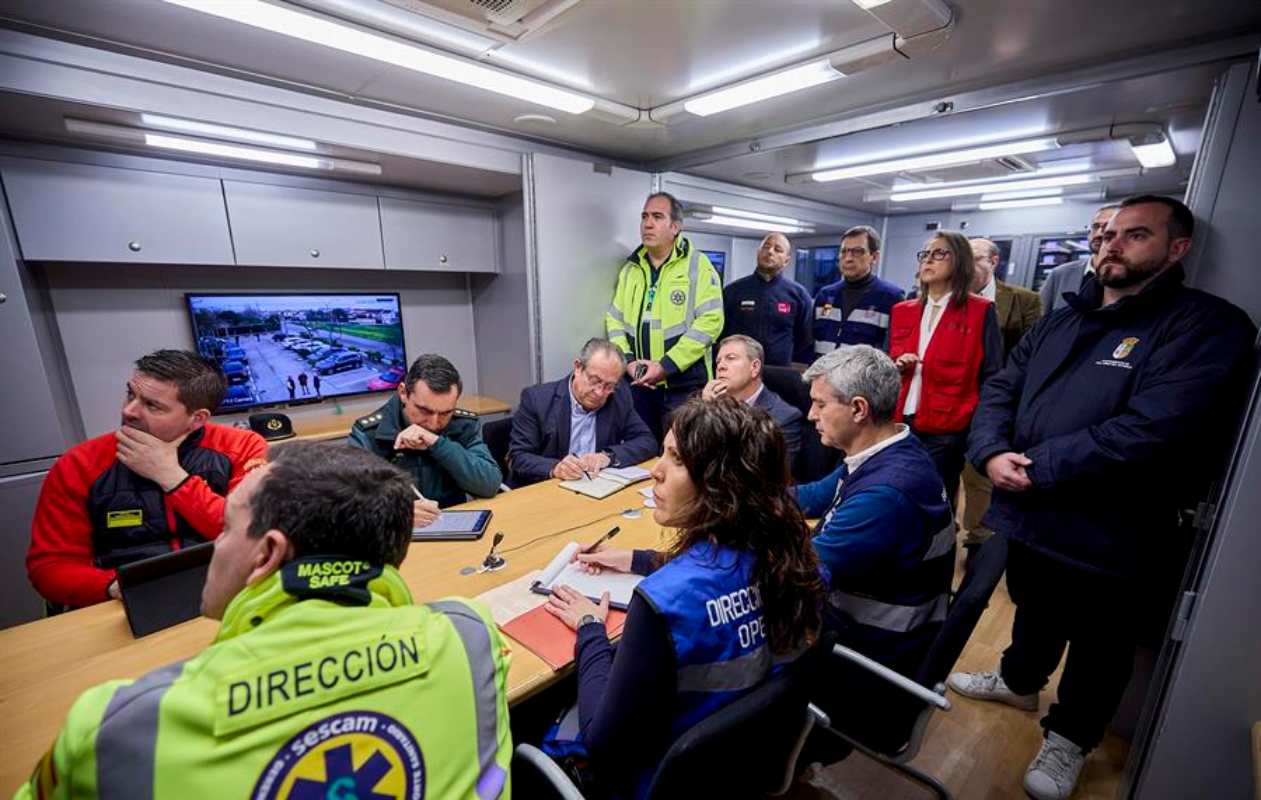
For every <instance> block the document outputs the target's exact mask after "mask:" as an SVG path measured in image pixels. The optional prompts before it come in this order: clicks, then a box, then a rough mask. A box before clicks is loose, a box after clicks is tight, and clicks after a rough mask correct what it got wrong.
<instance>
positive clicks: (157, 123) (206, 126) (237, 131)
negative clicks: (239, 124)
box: [140, 114, 317, 152]
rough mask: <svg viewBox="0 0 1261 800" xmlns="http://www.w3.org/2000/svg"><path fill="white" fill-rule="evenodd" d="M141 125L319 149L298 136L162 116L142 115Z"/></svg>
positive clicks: (252, 141)
mask: <svg viewBox="0 0 1261 800" xmlns="http://www.w3.org/2000/svg"><path fill="white" fill-rule="evenodd" d="M140 124H141V125H143V126H145V127H146V128H161V129H163V130H168V131H179V132H180V133H192V134H196V135H199V136H209V137H210V138H212V139H230V140H232V141H234V142H250V143H252V144H263V145H269V146H271V147H283V148H287V149H289V150H308V151H311V152H314V151H315V150H316V149H317V145H316V144H315V142H313V141H311V140H310V139H301V138H298V137H297V136H284V135H281V134H278V133H264V132H262V131H252V130H248V129H246V128H234V127H231V126H229V125H215V124H213V123H209V122H198V121H196V120H191V119H180V118H179V117H167V116H163V115H161V114H141V115H140Z"/></svg>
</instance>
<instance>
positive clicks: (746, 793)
mask: <svg viewBox="0 0 1261 800" xmlns="http://www.w3.org/2000/svg"><path fill="white" fill-rule="evenodd" d="M829 641H831V640H829ZM827 647H828V648H829V649H830V647H831V645H830V644H828V645H827ZM818 652H820V651H818V649H817V648H816V651H814V652H811V653H808V654H806V655H803V656H802V657H801V658H800V659H798V661H797V663H795V664H793V665H791V666H790V667H789V668H787V669H784V670H781V671H780V672H779V673H777V674H776V675H774V676H773V677H771V679H770V680H768V681H766V682H765V683H763V684H762V685H761V686H758V687H757V688H755V689H754V690H753V691H751V692H749V693H748V694H747V695H745V696H744V697H741V698H740V699H739V700H736V701H735V702H733V703H730V704H728V705H726V706H724V707H722V708H720V709H719V710H717V711H715V712H714V713H713V714H710V715H709V716H708V717H706V718H705V719H703V720H701V721H700V722H698V723H696V724H695V725H693V726H692V727H691V728H689V729H688V730H687V731H686V732H684V733H683V735H682V736H680V737H679V738H678V739H677V740H675V742H674V744H673V745H672V746H671V747H670V749H669V750H668V751H666V754H665V756H663V757H662V759H661V764H660V765H659V766H658V767H657V771H656V773H655V774H654V775H653V779H652V784H651V785H650V786H649V789H648V796H649V797H651V798H674V797H691V796H697V797H699V796H707V797H754V796H759V797H760V796H762V795H764V794H766V793H768V792H772V791H778V790H779V788H780V786H781V784H782V783H783V778H784V774H785V771H786V770H787V769H788V768H789V766H790V765H789V764H788V762H789V760H791V759H793V758H795V756H796V753H797V748H798V747H799V746H800V742H799V739H800V734H801V732H802V730H803V728H804V727H805V726H806V724H807V717H808V711H807V709H806V706H807V702H808V700H807V693H808V691H807V690H808V687H809V685H810V681H809V676H808V675H807V674H803V673H805V672H806V671H807V670H811V669H814V668H815V664H816V663H817V658H818V657H819V656H818V655H817V653H818Z"/></svg>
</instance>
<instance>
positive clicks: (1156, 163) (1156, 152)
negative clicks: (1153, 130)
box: [1130, 139, 1178, 169]
mask: <svg viewBox="0 0 1261 800" xmlns="http://www.w3.org/2000/svg"><path fill="white" fill-rule="evenodd" d="M1130 150H1132V151H1133V152H1134V157H1135V158H1137V159H1138V163H1140V164H1142V165H1143V169H1157V168H1159V167H1172V166H1173V165H1174V164H1177V163H1178V156H1177V155H1176V154H1174V152H1173V146H1172V145H1171V144H1169V140H1168V139H1162V140H1161V141H1159V142H1152V143H1151V144H1134V142H1132V141H1131V142H1130Z"/></svg>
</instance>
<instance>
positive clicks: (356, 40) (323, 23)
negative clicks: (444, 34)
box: [164, 0, 595, 114]
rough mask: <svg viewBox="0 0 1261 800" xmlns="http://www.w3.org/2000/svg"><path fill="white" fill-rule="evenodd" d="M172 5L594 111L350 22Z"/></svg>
mask: <svg viewBox="0 0 1261 800" xmlns="http://www.w3.org/2000/svg"><path fill="white" fill-rule="evenodd" d="M164 1H165V2H167V3H170V4H172V5H177V6H181V7H183V8H188V9H192V10H194V11H200V12H202V13H204V14H210V15H212V16H216V17H221V18H223V19H228V20H232V21H233V22H239V23H241V24H244V25H250V26H253V27H255V28H261V29H263V30H267V31H271V32H273V33H278V34H282V35H284V36H292V37H294V38H297V39H302V40H303V41H307V42H311V43H312V44H318V45H322V46H324V47H328V48H331V49H334V50H341V51H342V52H346V53H351V54H353V55H356V56H361V57H364V58H371V59H374V60H376V61H381V62H384V63H387V64H393V65H394V66H398V67H403V68H404V69H410V70H413V71H416V72H423V73H425V74H427V75H432V76H434V77H437V78H443V79H445V80H449V81H454V82H456V83H462V84H464V85H466V86H472V87H475V88H478V89H484V90H486V91H490V92H495V93H497V94H501V95H505V96H507V97H512V98H514V99H517V100H525V101H528V102H531V103H536V104H538V105H543V106H547V107H548V108H554V109H557V110H558V111H564V112H567V113H570V114H582V113H585V112H587V111H590V110H591V109H592V108H594V107H595V100H594V99H593V98H591V97H587V96H585V95H582V94H578V93H577V92H570V91H566V90H564V89H560V88H557V87H555V86H550V85H548V84H546V83H542V82H540V81H534V80H530V79H528V78H523V77H520V76H518V75H513V74H512V73H509V72H503V71H501V70H496V69H491V68H489V67H485V66H482V65H480V64H476V63H473V62H471V61H468V60H465V59H462V58H456V57H454V56H449V55H445V54H443V53H440V52H437V51H434V50H430V49H427V48H423V47H420V46H418V45H412V44H404V43H403V42H400V41H397V40H395V39H393V38H390V37H387V36H383V35H379V34H375V33H369V32H367V31H365V30H361V29H359V28H356V27H352V26H350V25H347V24H342V23H339V22H335V21H333V20H330V19H325V18H323V17H318V16H315V15H313V14H308V13H305V12H301V11H297V10H293V9H290V8H285V7H282V6H278V5H272V4H270V3H263V2H259V0H234V2H222V0H164Z"/></svg>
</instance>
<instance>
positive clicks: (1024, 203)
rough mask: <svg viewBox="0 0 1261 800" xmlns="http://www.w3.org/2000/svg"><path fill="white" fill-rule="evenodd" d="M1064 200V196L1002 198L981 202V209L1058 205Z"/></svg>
mask: <svg viewBox="0 0 1261 800" xmlns="http://www.w3.org/2000/svg"><path fill="white" fill-rule="evenodd" d="M1063 202H1064V198H1063V197H1031V198H1029V199H1026V200H1002V201H1000V202H996V203H979V204H978V205H977V208H978V209H980V210H981V211H1001V210H1002V209H1004V208H1033V207H1034V206H1058V205H1060V204H1062V203H1063Z"/></svg>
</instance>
